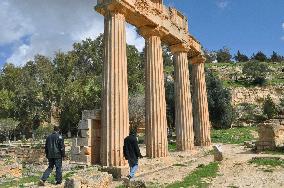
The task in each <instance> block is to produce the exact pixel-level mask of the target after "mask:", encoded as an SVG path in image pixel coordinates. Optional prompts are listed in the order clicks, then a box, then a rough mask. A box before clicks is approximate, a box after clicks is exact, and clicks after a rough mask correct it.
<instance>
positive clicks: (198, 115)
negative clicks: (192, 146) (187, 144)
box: [192, 58, 211, 146]
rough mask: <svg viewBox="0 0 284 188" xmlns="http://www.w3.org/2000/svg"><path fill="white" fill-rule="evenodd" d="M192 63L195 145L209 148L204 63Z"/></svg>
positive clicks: (198, 59)
mask: <svg viewBox="0 0 284 188" xmlns="http://www.w3.org/2000/svg"><path fill="white" fill-rule="evenodd" d="M192 62H193V69H192V84H193V126H194V135H195V143H196V145H198V146H210V145H211V137H210V128H211V127H210V122H209V112H208V101H207V91H206V82H205V72H204V62H203V59H202V58H196V59H193V60H192Z"/></svg>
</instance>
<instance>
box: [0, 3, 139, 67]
mask: <svg viewBox="0 0 284 188" xmlns="http://www.w3.org/2000/svg"><path fill="white" fill-rule="evenodd" d="M95 5H96V1H95V0H80V1H78V0H48V1H39V0H24V1H23V0H1V2H0V10H1V12H0V23H1V27H0V33H1V35H0V45H5V44H11V43H12V44H13V46H14V48H13V49H14V50H13V52H12V55H11V56H10V57H9V58H8V59H7V62H11V63H14V64H16V65H23V64H24V63H25V62H26V61H27V60H30V59H32V58H33V57H34V55H36V54H38V53H40V54H43V55H46V56H53V55H54V52H55V51H57V50H61V51H67V50H70V49H71V48H72V44H73V43H74V42H78V41H81V40H83V39H85V38H96V37H97V36H98V35H99V34H100V33H102V32H103V29H104V25H103V17H102V16H101V15H99V14H98V13H96V12H95V11H94V6H95ZM2 26H4V27H2ZM27 36H28V38H29V41H28V42H26V43H24V42H23V40H22V38H24V37H27ZM127 42H128V43H129V44H132V45H135V46H137V48H138V49H139V50H142V49H143V47H144V40H143V39H142V38H141V37H137V34H136V32H135V29H134V27H132V26H127Z"/></svg>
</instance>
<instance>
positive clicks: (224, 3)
mask: <svg viewBox="0 0 284 188" xmlns="http://www.w3.org/2000/svg"><path fill="white" fill-rule="evenodd" d="M216 4H217V6H218V7H219V8H220V9H225V8H227V7H228V5H229V1H228V0H217V1H216Z"/></svg>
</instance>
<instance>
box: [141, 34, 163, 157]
mask: <svg viewBox="0 0 284 188" xmlns="http://www.w3.org/2000/svg"><path fill="white" fill-rule="evenodd" d="M140 32H141V34H142V35H143V36H145V38H146V128H145V131H146V132H145V143H146V155H147V156H148V157H150V158H156V157H165V156H167V155H168V142H167V119H166V99H165V87H164V72H163V56H162V46H161V38H160V36H159V35H157V34H158V32H153V31H152V30H149V28H147V29H145V28H143V29H141V30H140Z"/></svg>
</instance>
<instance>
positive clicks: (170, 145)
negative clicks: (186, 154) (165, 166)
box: [168, 143, 177, 152]
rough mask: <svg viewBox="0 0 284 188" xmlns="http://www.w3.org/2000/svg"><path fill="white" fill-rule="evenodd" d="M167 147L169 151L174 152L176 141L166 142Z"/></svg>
mask: <svg viewBox="0 0 284 188" xmlns="http://www.w3.org/2000/svg"><path fill="white" fill-rule="evenodd" d="M168 149H169V152H174V151H176V150H177V144H176V143H169V144H168Z"/></svg>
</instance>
